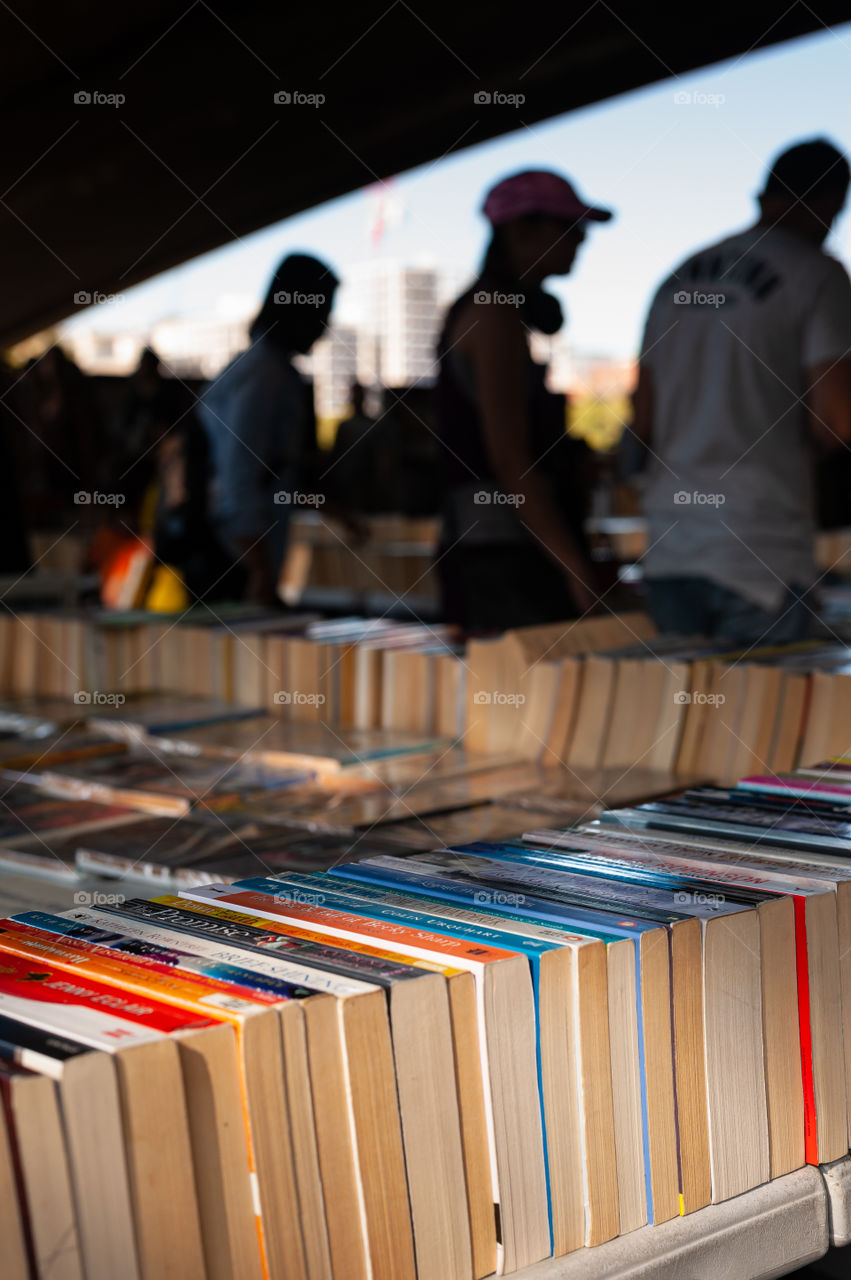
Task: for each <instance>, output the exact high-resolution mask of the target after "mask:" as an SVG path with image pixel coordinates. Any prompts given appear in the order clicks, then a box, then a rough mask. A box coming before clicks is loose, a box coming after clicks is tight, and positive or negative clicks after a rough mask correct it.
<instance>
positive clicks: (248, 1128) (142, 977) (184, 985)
mask: <svg viewBox="0 0 851 1280" xmlns="http://www.w3.org/2000/svg"><path fill="white" fill-rule="evenodd" d="M0 949H2V950H3V951H5V952H8V953H11V954H12V955H16V956H20V957H22V958H24V959H27V960H40V961H42V962H44V963H47V964H49V965H51V967H52V968H54V969H60V970H62V971H64V972H66V973H75V972H79V973H82V974H83V975H85V977H87V978H90V979H93V980H94V981H96V982H101V983H103V984H104V985H106V986H110V987H118V988H120V989H121V990H122V991H132V992H134V993H136V994H138V995H144V996H148V997H151V998H155V999H156V1000H158V1001H160V1002H161V1003H163V1004H170V1005H176V1006H177V1007H178V1008H180V1009H184V1010H186V1011H188V1012H191V1013H196V1014H199V1015H201V1016H203V1017H205V1018H210V1019H212V1020H214V1021H219V1022H229V1023H230V1024H231V1025H232V1026H233V1027H234V1028H235V1031H236V1036H237V1043H238V1046H239V1062H240V1084H241V1093H242V1107H243V1117H244V1122H245V1136H246V1145H247V1160H248V1168H249V1170H250V1173H251V1177H252V1181H254V1179H255V1178H256V1176H257V1165H256V1160H255V1146H256V1139H255V1138H254V1137H253V1133H252V1123H251V1112H252V1108H251V1107H250V1104H249V1088H248V1083H247V1075H248V1073H249V1071H250V1069H251V1067H250V1063H249V1061H248V1059H249V1058H250V1057H251V1056H252V1054H253V1053H254V1052H255V1051H254V1050H253V1049H252V1048H251V1045H250V1043H249V1041H253V1039H254V1036H253V1031H254V1028H253V1027H250V1025H249V1024H250V1023H252V1022H253V1021H254V1019H255V1016H256V1015H262V1014H263V1013H266V1014H267V1015H268V1017H269V1018H271V1019H275V1020H276V1022H275V1032H276V1033H277V1034H278V1035H279V1034H280V1033H279V1032H278V1027H277V1014H276V1011H275V1009H274V1008H273V1007H272V1006H277V1005H280V1003H281V1001H280V1000H278V999H277V997H274V996H271V997H270V996H269V995H268V994H267V993H266V992H254V991H251V992H249V991H247V990H245V989H242V988H238V987H235V986H233V985H232V984H231V983H226V982H221V981H219V980H218V979H211V978H205V977H203V976H201V975H199V976H198V977H197V978H195V977H192V976H190V975H188V974H180V975H178V974H176V973H175V972H174V971H173V970H170V969H169V968H168V967H167V966H165V965H162V964H159V963H155V964H154V965H151V964H149V963H136V958H134V960H132V961H130V960H127V961H124V960H118V959H113V958H112V956H114V955H115V954H117V953H114V952H109V951H108V948H106V947H98V946H93V945H92V944H91V943H88V942H85V941H84V940H82V939H78V938H60V937H58V936H54V935H52V934H46V933H43V932H42V931H41V930H39V929H32V928H29V927H28V926H26V925H20V924H17V923H16V922H14V921H9V920H4V921H3V923H2V926H0ZM139 959H142V958H141V957H140V958H139ZM257 1029H258V1030H261V1029H260V1028H259V1027H258V1028H257ZM262 1120H263V1117H260V1116H258V1117H257V1118H256V1120H255V1125H254V1129H255V1131H256V1125H257V1123H258V1122H262ZM255 1216H256V1225H257V1235H258V1242H259V1258H260V1262H261V1265H262V1272H263V1275H265V1276H267V1277H268V1276H269V1275H270V1271H269V1267H268V1263H267V1257H268V1250H267V1247H266V1232H265V1229H264V1224H263V1220H262V1216H261V1214H260V1213H258V1212H257V1210H256V1208H255Z"/></svg>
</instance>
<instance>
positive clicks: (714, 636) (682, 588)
mask: <svg viewBox="0 0 851 1280" xmlns="http://www.w3.org/2000/svg"><path fill="white" fill-rule="evenodd" d="M646 586H647V605H648V609H649V612H650V616H651V618H652V619H653V621H654V622H655V623H656V626H657V627H658V628H659V630H660V631H662V632H669V633H672V634H675V635H681V636H707V637H708V638H709V639H710V640H730V641H732V642H733V643H734V644H743V645H745V644H747V645H756V644H762V643H764V644H788V643H791V642H792V641H794V640H802V639H804V637H805V636H806V635H807V633H808V631H809V629H810V624H811V622H813V621H814V619H813V614H812V612H811V610H810V608H809V607H808V605H807V593H806V591H805V590H802V589H801V588H799V587H788V588H787V590H786V597H785V599H784V600H783V602H782V604H781V605H780V608H779V609H777V610H776V611H772V610H770V609H763V608H762V606H761V605H758V604H754V602H753V601H752V600H746V599H745V598H744V596H740V595H739V594H738V592H736V591H731V590H730V588H729V587H723V586H721V584H720V583H718V582H711V581H710V580H709V579H708V578H690V577H682V578H648V579H647V582H646Z"/></svg>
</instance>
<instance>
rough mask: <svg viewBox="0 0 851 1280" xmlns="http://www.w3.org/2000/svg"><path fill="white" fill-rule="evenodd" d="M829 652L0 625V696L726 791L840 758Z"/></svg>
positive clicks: (594, 637)
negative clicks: (507, 757) (203, 707)
mask: <svg viewBox="0 0 851 1280" xmlns="http://www.w3.org/2000/svg"><path fill="white" fill-rule="evenodd" d="M849 675H851V665H849V650H848V647H847V646H846V645H845V643H844V642H843V641H841V640H840V639H838V638H833V637H832V636H830V635H829V636H828V637H827V639H821V640H813V641H808V642H804V643H801V644H797V645H787V646H779V647H766V648H754V649H751V650H749V651H746V652H742V651H739V652H735V653H734V652H730V651H729V649H728V648H727V647H725V646H724V645H721V644H718V643H715V644H710V643H708V642H706V641H701V640H700V639H692V640H682V639H670V638H662V637H658V636H657V635H656V633H655V630H654V628H653V626H652V624H651V623H650V621H649V619H648V618H647V617H645V616H644V615H642V614H640V613H632V614H621V615H605V616H603V617H592V618H588V619H585V620H583V621H579V622H574V623H564V624H554V625H551V626H543V627H528V628H522V629H519V630H515V631H509V632H506V633H505V634H504V635H499V636H490V637H468V638H467V639H466V641H465V642H463V643H462V642H461V641H460V640H459V639H458V637H456V636H454V635H453V634H452V633H450V631H449V630H448V629H447V628H445V627H442V626H429V625H428V624H422V623H416V624H403V623H398V622H391V621H389V620H387V619H378V620H376V619H371V620H365V619H362V618H344V619H337V620H331V621H319V620H317V619H316V618H315V617H312V616H310V615H276V616H273V617H257V616H252V615H251V614H250V613H246V612H245V611H242V612H235V613H234V615H233V616H230V615H227V614H226V615H225V616H220V615H218V614H215V613H212V612H210V611H204V610H200V611H198V610H194V611H192V610H191V611H189V612H188V613H187V614H185V615H182V616H181V617H180V618H177V619H170V618H167V619H152V616H151V615H149V614H119V615H114V616H112V615H108V614H98V615H96V616H95V617H87V616H66V615H63V614H59V613H54V614H42V615H35V614H33V615H23V614H22V615H20V616H19V617H14V616H12V615H9V616H6V617H4V618H2V619H0V692H2V691H3V690H6V691H7V692H8V693H9V694H11V695H12V696H21V695H23V694H32V693H33V692H34V693H36V694H37V695H41V696H52V697H53V698H55V699H57V700H59V701H60V702H63V701H64V704H65V705H64V712H65V717H66V718H68V716H69V713H70V712H72V711H74V710H78V709H79V705H80V701H82V702H83V704H84V705H86V706H87V709H88V710H91V709H93V707H94V706H97V705H100V706H104V705H106V704H107V702H108V700H109V699H110V698H114V691H118V690H120V691H121V693H120V696H121V699H122V700H126V698H127V697H128V696H130V697H132V695H133V694H134V693H140V692H148V691H150V690H154V689H156V690H159V691H160V692H161V693H162V694H163V695H165V696H166V697H167V696H176V695H187V694H189V695H195V696H199V697H206V698H210V699H213V700H218V701H221V702H226V703H228V704H230V705H235V706H240V707H242V708H243V709H244V710H245V712H246V713H249V712H254V713H255V714H257V715H260V714H261V713H267V714H268V713H272V714H274V715H275V716H277V717H278V718H279V719H281V720H282V721H284V722H286V723H291V724H294V725H301V726H303V725H310V724H319V723H323V724H332V725H335V726H343V727H346V728H351V729H355V730H358V731H363V732H371V731H376V730H384V731H389V732H401V733H413V734H417V735H420V736H424V735H431V736H432V737H435V738H441V737H445V738H449V739H458V740H463V742H464V743H465V745H466V747H467V748H468V749H469V750H470V751H472V752H475V753H481V754H484V753H489V754H504V753H506V752H511V754H512V755H513V756H515V757H519V758H523V759H528V760H540V761H541V762H543V763H546V764H560V763H563V764H566V765H568V767H569V768H571V769H577V768H579V769H593V768H612V769H614V768H627V767H629V766H631V765H633V764H634V763H635V762H636V761H639V762H640V763H641V765H642V766H643V767H645V768H648V769H656V770H671V771H674V772H676V773H680V774H683V775H686V776H693V775H695V774H698V773H701V774H705V775H706V776H709V777H712V778H715V779H717V780H719V781H723V782H726V783H731V782H734V781H735V779H736V778H738V777H741V776H742V774H744V773H748V772H751V771H753V770H754V769H757V768H760V767H765V768H769V769H775V770H783V769H789V768H794V767H796V766H797V765H798V764H801V763H803V764H811V763H813V762H814V761H817V760H820V759H823V758H826V757H829V756H831V755H833V754H836V752H838V751H841V750H842V749H844V740H843V734H844V725H845V723H846V720H847V715H848V713H849V711H851V678H849Z"/></svg>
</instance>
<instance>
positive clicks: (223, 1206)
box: [0, 758, 851, 1280]
mask: <svg viewBox="0 0 851 1280" xmlns="http://www.w3.org/2000/svg"><path fill="white" fill-rule="evenodd" d="M526 798H527V801H528V799H529V796H528V794H527V796H526ZM550 799H551V798H550ZM524 812H525V813H526V814H527V815H528V816H529V817H540V816H542V815H546V814H549V815H550V816H551V817H552V818H554V819H555V820H553V821H550V822H549V823H548V824H547V825H541V826H540V827H538V828H537V829H531V824H530V826H529V827H528V828H527V834H526V835H525V836H523V837H521V836H520V835H519V831H520V830H521V829H522V824H521V823H520V822H519V823H518V834H517V838H516V839H514V840H513V841H502V842H493V841H491V842H484V841H479V840H474V841H463V842H462V841H454V840H447V841H446V842H444V843H443V844H442V845H441V844H437V845H435V846H434V847H432V849H431V850H425V849H420V850H419V851H416V852H408V854H407V856H405V857H400V856H398V853H397V852H396V850H394V849H393V848H392V847H382V846H381V845H380V844H379V845H378V846H373V847H369V845H370V844H371V839H367V840H365V841H364V843H365V844H366V845H367V848H365V849H359V850H358V851H357V852H358V854H359V855H360V860H357V861H345V862H344V863H343V864H342V865H338V866H336V867H335V868H334V869H333V871H325V872H320V873H317V872H310V873H307V872H304V871H300V870H294V869H292V867H286V866H282V867H281V869H280V870H279V871H278V872H277V874H275V875H273V876H270V875H257V874H251V875H245V876H243V877H242V878H240V879H237V880H234V881H233V882H230V883H228V882H224V881H213V882H212V883H211V882H210V879H211V877H210V875H208V874H207V873H206V872H205V873H204V875H203V876H201V877H200V878H199V880H198V882H196V883H194V884H190V883H188V881H187V882H186V883H185V887H183V888H182V889H181V890H180V892H179V893H178V894H174V893H172V894H168V893H160V894H159V895H158V896H156V897H153V898H150V899H148V898H144V897H132V896H129V895H128V896H123V895H121V894H115V895H102V899H103V900H102V901H99V902H94V903H92V902H89V903H83V904H81V903H78V904H76V905H73V906H71V907H70V908H69V909H65V910H61V911H58V912H52V911H38V910H31V911H25V912H18V913H16V914H15V915H13V916H12V917H11V918H9V919H7V920H4V921H2V922H0V1058H2V1066H0V1097H2V1108H0V1121H2V1123H0V1183H2V1186H3V1190H4V1192H5V1193H6V1194H5V1195H4V1196H2V1197H0V1204H2V1205H3V1211H2V1212H3V1215H4V1217H3V1228H4V1250H5V1254H6V1256H7V1258H8V1262H7V1271H6V1272H4V1274H9V1275H13V1276H18V1275H20V1276H25V1275H27V1274H29V1273H28V1271H27V1268H28V1267H29V1268H31V1269H32V1271H34V1273H35V1274H38V1275H47V1274H52V1273H51V1272H50V1268H51V1267H52V1266H55V1265H56V1259H57V1258H60V1257H61V1259H62V1263H63V1267H64V1270H63V1274H67V1275H69V1276H78V1275H79V1276H81V1277H82V1276H88V1277H98V1278H99V1277H104V1280H113V1278H114V1277H115V1276H116V1275H122V1276H125V1275H127V1276H131V1277H136V1276H138V1277H140V1280H141V1278H143V1277H148V1276H150V1277H152V1278H153V1277H155V1276H156V1277H160V1276H163V1275H164V1276H172V1275H174V1276H175V1277H177V1276H181V1277H182V1276H185V1275H192V1276H196V1275H197V1276H215V1277H222V1280H229V1278H230V1277H232V1276H237V1275H238V1276H240V1277H243V1276H245V1277H249V1276H252V1277H254V1276H256V1277H258V1280H259V1277H261V1276H263V1275H268V1276H281V1277H287V1278H289V1277H290V1276H297V1277H301V1276H304V1277H314V1276H320V1275H321V1276H326V1277H329V1278H340V1277H345V1280H348V1278H349V1277H355V1278H357V1277H360V1276H363V1277H364V1280H366V1278H367V1277H374V1278H376V1280H384V1278H386V1280H398V1278H399V1277H403V1278H404V1277H406V1276H409V1277H411V1280H413V1278H414V1277H415V1276H416V1277H419V1280H455V1278H456V1277H457V1278H459V1280H480V1278H481V1277H484V1276H486V1275H489V1274H491V1273H492V1272H493V1271H494V1270H496V1271H498V1272H502V1273H509V1272H511V1271H514V1270H516V1269H519V1268H521V1267H523V1266H525V1265H528V1264H531V1263H533V1262H535V1261H537V1260H539V1259H542V1258H544V1257H546V1256H548V1255H550V1254H554V1255H556V1256H561V1255H563V1254H566V1253H569V1252H571V1251H573V1250H577V1249H581V1248H583V1247H593V1246H595V1245H598V1244H600V1243H602V1242H603V1241H606V1240H609V1239H611V1238H613V1237H614V1236H616V1235H619V1234H626V1233H628V1232H631V1231H633V1230H635V1229H637V1228H639V1227H641V1226H644V1225H646V1224H658V1223H662V1222H664V1221H667V1220H670V1219H672V1218H675V1217H677V1216H679V1215H681V1214H689V1213H692V1212H694V1211H697V1210H700V1209H701V1208H703V1207H704V1206H706V1205H708V1204H710V1203H718V1202H721V1201H724V1200H726V1199H729V1198H730V1197H733V1196H736V1195H739V1194H741V1193H743V1192H745V1191H747V1190H749V1189H751V1188H754V1187H757V1186H759V1185H761V1184H762V1183H765V1182H767V1181H768V1180H769V1179H773V1178H777V1177H781V1176H783V1175H784V1174H786V1173H789V1172H791V1171H793V1170H795V1169H797V1168H799V1167H801V1166H803V1165H804V1164H805V1163H811V1164H816V1163H825V1162H829V1161H832V1160H835V1159H837V1158H839V1157H840V1156H842V1155H844V1154H845V1153H847V1152H848V1150H849V1137H851V1128H849V1110H851V1108H849V1099H851V1035H849V1033H848V1032H849V1028H851V870H850V869H849V868H851V861H849V857H848V855H849V852H851V761H849V760H846V759H843V758H837V759H833V760H830V761H826V762H823V763H822V764H820V765H817V766H813V767H812V768H810V769H808V770H801V771H799V772H797V773H791V772H790V773H788V774H786V775H780V776H778V775H774V774H768V775H753V776H749V777H746V778H744V779H743V780H742V781H741V782H740V783H739V784H738V785H737V786H735V787H729V788H720V787H717V786H715V787H694V788H690V789H688V790H686V791H681V792H679V793H676V794H673V795H670V796H668V797H662V798H660V799H658V800H652V801H644V802H640V803H635V804H634V805H633V806H632V807H629V808H620V809H609V810H607V811H605V812H603V813H602V814H601V815H600V817H599V818H598V819H597V820H596V821H594V822H590V823H586V824H585V825H584V826H582V827H572V828H567V829H566V828H565V826H564V823H563V822H561V823H560V822H559V821H558V818H557V816H556V815H557V813H558V810H557V807H556V806H554V805H552V804H551V805H550V807H549V808H548V807H547V797H546V795H543V796H542V797H541V803H540V806H539V809H538V810H537V811H536V810H535V809H533V808H530V807H527V808H526V809H525V810H523V809H522V808H521V807H518V808H517V810H516V813H517V815H518V818H519V819H520V818H521V815H522V814H523V813H524ZM145 821H148V822H151V821H162V820H161V819H146V820H145ZM191 821H192V819H191V818H184V819H181V820H180V823H178V829H179V830H181V831H182V833H183V835H184V836H185V837H186V838H188V839H190V840H191V839H192V835H191V833H190V830H189V824H191ZM139 825H141V822H140V823H139ZM131 829H132V823H131V824H128V825H127V826H126V827H122V828H119V827H116V828H114V829H113V833H112V834H113V835H114V836H115V838H116V840H120V839H121V834H122V831H126V832H127V833H128V839H129V838H130V832H131ZM203 830H204V834H203V835H202V834H200V831H201V828H198V831H197V832H196V836H197V841H198V844H199V846H202V845H204V843H205V841H210V839H211V837H210V833H209V830H208V829H207V828H204V829H203ZM95 834H96V833H95ZM82 835H83V836H85V838H88V837H89V835H90V832H89V831H86V832H84V833H82ZM269 835H270V833H269V832H268V830H267V831H265V832H263V831H260V832H258V834H257V835H256V840H257V847H258V850H260V851H261V852H260V861H262V860H263V858H264V857H265V853H264V852H263V850H264V848H265V846H264V840H266V839H267V838H268V837H269ZM163 836H165V833H163ZM246 836H247V838H246V840H245V844H246V846H247V850H248V851H249V852H250V851H251V849H252V847H253V842H254V840H255V835H254V834H250V833H248V832H246ZM133 838H134V839H136V840H141V841H144V835H141V836H140V835H139V834H138V833H137V834H136V836H135V837H133ZM272 839H273V840H274V833H272ZM207 852H208V853H209V854H210V856H211V857H217V856H221V859H222V863H223V864H227V863H228V861H229V860H230V866H231V869H233V858H234V856H235V855H234V850H233V849H232V848H224V849H216V850H213V849H210V850H208V851H207ZM366 854H368V855H369V856H364V855H366ZM206 856H207V853H205V854H204V857H203V858H202V861H203V860H204V858H206ZM241 856H242V855H241V854H237V855H236V857H237V860H238V859H239V857H241Z"/></svg>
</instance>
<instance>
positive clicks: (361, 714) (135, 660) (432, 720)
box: [0, 607, 653, 737]
mask: <svg viewBox="0 0 851 1280" xmlns="http://www.w3.org/2000/svg"><path fill="white" fill-rule="evenodd" d="M559 631H560V632H566V636H563V637H562V639H561V647H562V650H563V651H564V652H568V651H570V652H585V651H589V650H594V649H603V648H607V647H612V646H614V645H623V644H625V643H627V642H629V641H631V640H633V639H635V638H636V637H638V636H644V635H651V634H653V628H652V627H651V625H650V623H649V621H648V620H647V619H646V618H644V617H643V615H640V614H639V615H631V614H629V615H623V616H616V615H613V614H611V615H606V616H605V617H602V618H591V619H586V620H584V621H580V622H575V623H565V624H564V626H563V627H560V628H559ZM155 689H156V690H159V691H161V692H162V693H164V694H180V695H186V694H190V695H193V694H194V695H196V696H202V697H208V698H213V699H220V700H223V701H227V702H234V703H237V704H239V705H242V706H245V707H248V708H255V709H257V710H270V711H274V712H275V713H276V714H277V715H280V716H282V717H285V718H287V719H291V720H294V721H296V722H300V723H301V722H309V721H316V720H324V721H327V722H330V723H333V724H340V725H345V726H350V727H353V728H358V729H379V728H384V729H390V730H400V731H404V730H408V731H413V732H418V733H440V734H449V735H451V736H453V737H457V736H459V735H460V734H462V733H463V731H464V726H465V720H466V719H467V717H468V714H469V713H468V707H476V706H478V705H479V704H478V702H476V701H472V699H473V698H474V696H475V695H476V693H478V692H480V689H479V684H478V682H477V680H476V678H475V674H474V673H472V672H470V671H469V667H468V663H467V661H466V659H465V657H464V647H463V644H461V643H460V642H459V641H458V640H457V637H456V636H455V635H454V633H452V632H451V631H450V629H449V628H447V627H445V626H442V625H434V626H432V625H429V624H427V623H400V622H393V621H391V620H390V619H387V618H379V619H375V618H372V619H364V618H357V617H355V618H341V619H336V620H327V621H320V620H319V619H318V618H317V617H316V615H311V614H281V613H276V614H273V615H271V616H259V617H258V616H257V615H256V614H252V613H251V612H250V611H247V610H245V609H241V610H236V609H233V610H230V611H224V612H223V613H222V612H214V611H212V610H209V609H204V608H200V607H199V608H196V609H192V610H188V611H187V612H186V613H184V614H182V615H179V616H178V617H174V618H171V617H164V618H161V617H157V616H156V615H152V614H149V613H144V612H142V611H138V612H130V613H108V612H105V611H100V612H97V613H95V614H94V615H92V614H85V613H79V614H68V613H62V612H58V611H57V612H52V613H43V614H35V613H33V614H25V613H21V614H19V615H13V614H7V615H2V616H0V695H3V694H6V695H9V696H12V697H25V696H33V695H36V696H39V695H40V696H53V697H58V698H67V699H68V700H71V699H73V698H74V697H75V696H76V697H78V698H80V697H81V698H83V699H85V698H89V699H92V698H97V697H100V698H102V699H104V698H106V697H108V696H109V695H111V694H114V693H116V692H120V694H121V695H122V696H123V697H127V696H128V695H131V694H133V693H140V692H148V691H150V690H155Z"/></svg>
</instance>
